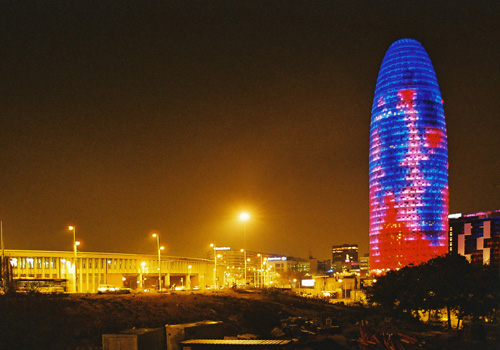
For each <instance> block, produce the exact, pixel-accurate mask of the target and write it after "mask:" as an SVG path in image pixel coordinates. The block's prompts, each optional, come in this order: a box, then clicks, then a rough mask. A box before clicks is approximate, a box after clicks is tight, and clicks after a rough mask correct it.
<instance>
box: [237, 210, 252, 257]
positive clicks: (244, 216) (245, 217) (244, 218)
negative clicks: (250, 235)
mask: <svg viewBox="0 0 500 350" xmlns="http://www.w3.org/2000/svg"><path fill="white" fill-rule="evenodd" d="M239 219H240V221H242V222H243V249H245V250H246V249H247V238H246V225H247V221H248V220H249V219H250V214H248V213H247V212H242V213H240V216H239Z"/></svg>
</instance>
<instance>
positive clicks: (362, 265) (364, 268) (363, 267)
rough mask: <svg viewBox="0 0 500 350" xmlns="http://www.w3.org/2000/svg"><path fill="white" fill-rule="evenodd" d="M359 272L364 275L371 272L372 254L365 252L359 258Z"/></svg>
mask: <svg viewBox="0 0 500 350" xmlns="http://www.w3.org/2000/svg"><path fill="white" fill-rule="evenodd" d="M359 273H360V275H361V276H362V277H364V276H367V275H369V274H370V254H369V253H365V254H363V256H362V257H361V258H359Z"/></svg>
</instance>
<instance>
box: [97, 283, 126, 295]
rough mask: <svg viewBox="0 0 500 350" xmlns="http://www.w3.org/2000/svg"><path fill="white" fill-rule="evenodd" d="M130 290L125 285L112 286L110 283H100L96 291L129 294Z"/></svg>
mask: <svg viewBox="0 0 500 350" xmlns="http://www.w3.org/2000/svg"><path fill="white" fill-rule="evenodd" d="M131 291H132V290H131V289H130V288H127V287H117V286H113V285H111V284H100V285H99V286H98V287H97V293H98V294H103V293H112V294H130V292H131Z"/></svg>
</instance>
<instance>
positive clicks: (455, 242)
mask: <svg viewBox="0 0 500 350" xmlns="http://www.w3.org/2000/svg"><path fill="white" fill-rule="evenodd" d="M448 219H449V231H448V243H449V251H450V252H455V253H458V254H460V255H464V256H465V257H466V258H467V259H468V260H469V261H471V262H479V263H483V264H500V210H494V211H487V212H478V213H472V214H451V215H449V217H448Z"/></svg>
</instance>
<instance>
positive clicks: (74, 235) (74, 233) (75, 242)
mask: <svg viewBox="0 0 500 350" xmlns="http://www.w3.org/2000/svg"><path fill="white" fill-rule="evenodd" d="M68 230H70V231H73V255H74V259H75V268H74V271H73V284H74V287H75V288H74V289H75V293H77V292H78V286H77V282H76V271H77V264H76V257H77V256H76V247H77V246H78V245H80V242H78V241H77V240H76V226H68Z"/></svg>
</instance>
